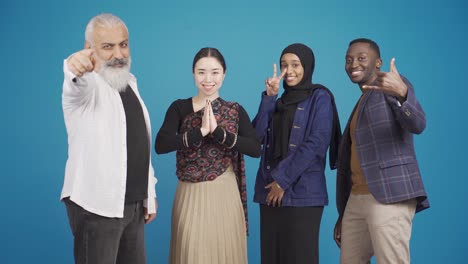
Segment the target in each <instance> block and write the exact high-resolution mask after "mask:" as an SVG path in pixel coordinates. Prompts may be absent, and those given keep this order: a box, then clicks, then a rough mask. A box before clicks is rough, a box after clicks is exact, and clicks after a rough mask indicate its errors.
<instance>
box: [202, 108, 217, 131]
mask: <svg viewBox="0 0 468 264" xmlns="http://www.w3.org/2000/svg"><path fill="white" fill-rule="evenodd" d="M217 127H218V122H217V121H216V117H215V115H214V114H213V108H212V107H211V100H206V105H205V111H204V112H203V118H202V126H201V132H202V135H203V136H206V135H208V134H211V133H213V131H215V129H216V128H217Z"/></svg>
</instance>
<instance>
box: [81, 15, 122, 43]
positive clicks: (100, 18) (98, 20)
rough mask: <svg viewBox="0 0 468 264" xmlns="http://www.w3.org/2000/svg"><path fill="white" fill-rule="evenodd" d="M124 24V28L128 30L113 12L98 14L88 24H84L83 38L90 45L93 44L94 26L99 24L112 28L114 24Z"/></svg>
mask: <svg viewBox="0 0 468 264" xmlns="http://www.w3.org/2000/svg"><path fill="white" fill-rule="evenodd" d="M120 25H122V26H124V28H125V30H127V32H128V28H127V25H125V23H124V22H123V21H122V19H120V18H119V17H118V16H115V15H113V14H106V13H104V14H99V15H97V16H95V17H93V18H91V20H90V21H89V22H88V25H87V26H86V31H85V40H86V42H88V43H89V44H90V45H93V44H94V43H93V31H94V28H96V27H98V26H100V27H105V28H113V27H116V26H120Z"/></svg>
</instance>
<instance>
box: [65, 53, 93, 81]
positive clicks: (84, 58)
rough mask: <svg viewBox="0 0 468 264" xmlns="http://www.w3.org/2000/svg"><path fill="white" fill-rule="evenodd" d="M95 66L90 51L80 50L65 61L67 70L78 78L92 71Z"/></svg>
mask: <svg viewBox="0 0 468 264" xmlns="http://www.w3.org/2000/svg"><path fill="white" fill-rule="evenodd" d="M95 64H96V61H95V59H94V57H93V50H92V49H83V50H80V51H78V52H76V53H74V54H73V55H71V56H70V58H68V60H67V66H68V69H69V70H70V71H71V72H72V73H73V74H74V75H76V76H78V77H81V76H83V74H85V73H86V72H91V71H93V70H94V66H95Z"/></svg>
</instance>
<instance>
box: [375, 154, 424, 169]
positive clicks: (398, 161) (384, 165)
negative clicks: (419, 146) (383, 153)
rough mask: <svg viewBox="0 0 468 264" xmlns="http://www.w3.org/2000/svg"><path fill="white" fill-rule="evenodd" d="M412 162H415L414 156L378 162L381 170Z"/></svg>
mask: <svg viewBox="0 0 468 264" xmlns="http://www.w3.org/2000/svg"><path fill="white" fill-rule="evenodd" d="M414 162H416V159H415V158H414V156H400V157H397V158H393V159H389V160H381V161H379V166H380V168H381V169H385V168H389V167H393V166H398V165H404V164H408V163H414Z"/></svg>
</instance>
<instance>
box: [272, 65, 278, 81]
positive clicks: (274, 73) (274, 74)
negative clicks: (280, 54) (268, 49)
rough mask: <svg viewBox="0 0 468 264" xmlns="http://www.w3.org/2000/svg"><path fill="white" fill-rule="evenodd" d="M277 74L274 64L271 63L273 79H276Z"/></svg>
mask: <svg viewBox="0 0 468 264" xmlns="http://www.w3.org/2000/svg"><path fill="white" fill-rule="evenodd" d="M277 73H278V71H277V70H276V63H273V78H275V77H276V74H277Z"/></svg>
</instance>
